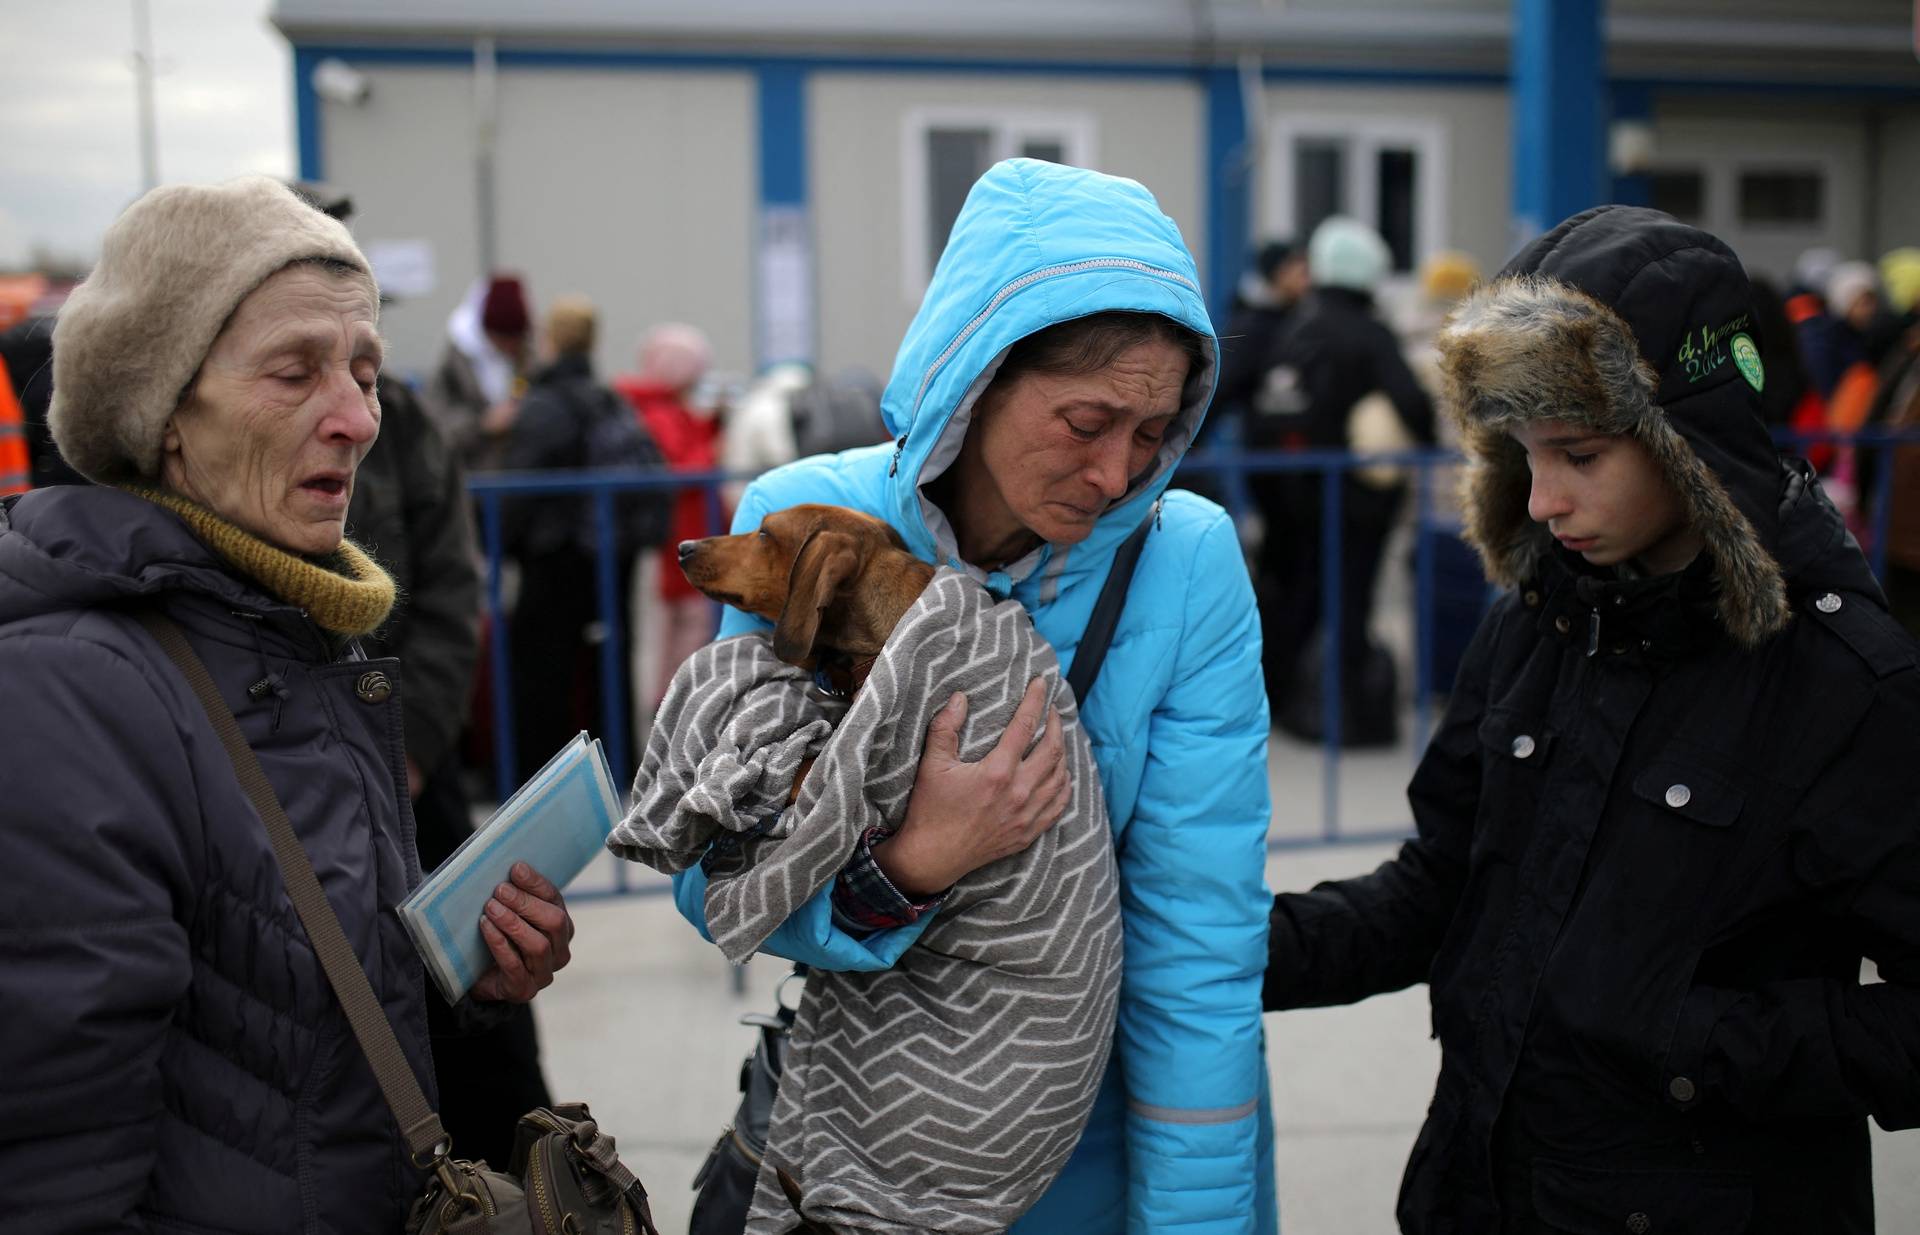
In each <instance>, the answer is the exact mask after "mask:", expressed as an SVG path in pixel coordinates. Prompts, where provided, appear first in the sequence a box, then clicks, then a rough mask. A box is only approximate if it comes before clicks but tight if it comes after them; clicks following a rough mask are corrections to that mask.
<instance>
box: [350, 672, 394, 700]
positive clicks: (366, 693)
mask: <svg viewBox="0 0 1920 1235" xmlns="http://www.w3.org/2000/svg"><path fill="white" fill-rule="evenodd" d="M353 693H355V694H356V695H359V696H360V698H361V700H362V701H363V702H366V703H385V702H386V701H387V698H388V696H390V695H392V694H393V682H392V680H391V679H389V678H388V677H387V675H386V674H384V673H382V672H380V671H379V670H378V669H375V670H372V671H371V672H368V673H363V674H361V675H360V680H359V681H358V682H356V683H354V687H353Z"/></svg>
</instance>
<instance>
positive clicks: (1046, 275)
mask: <svg viewBox="0 0 1920 1235" xmlns="http://www.w3.org/2000/svg"><path fill="white" fill-rule="evenodd" d="M1088 270H1137V271H1139V272H1140V273H1141V274H1150V275H1153V276H1154V277H1155V278H1160V279H1167V280H1170V281H1172V282H1174V283H1178V284H1180V285H1181V286H1182V287H1185V288H1187V289H1189V290H1190V291H1192V292H1194V293H1195V294H1196V295H1197V294H1198V293H1199V291H1200V289H1199V288H1198V287H1196V286H1194V282H1193V280H1192V279H1189V278H1188V277H1187V276H1186V275H1183V274H1181V273H1180V272H1179V271H1177V270H1166V269H1163V268H1162V267H1159V266H1151V265H1148V264H1147V263H1146V262H1143V261H1137V260H1135V259H1134V258H1131V257H1090V258H1088V259H1087V260H1085V261H1079V262H1066V263H1064V264H1062V265H1059V266H1048V267H1046V268H1044V269H1041V270H1034V271H1029V272H1028V273H1026V274H1023V275H1021V276H1020V277H1019V278H1017V279H1015V280H1014V281H1013V282H1011V283H1009V284H1007V285H1006V286H1005V287H1003V288H1001V289H1000V290H999V291H997V292H995V293H994V294H993V299H992V300H989V301H987V306H986V308H984V309H981V310H980V311H979V312H978V313H976V314H974V315H973V320H971V321H969V322H968V323H967V324H966V325H965V326H962V327H961V328H960V333H959V334H957V335H955V336H954V337H953V342H951V343H949V344H947V347H946V350H945V351H943V352H941V353H940V354H939V355H938V356H936V357H934V360H933V363H932V364H931V365H929V366H928V367H927V372H926V375H925V376H924V377H922V378H921V379H920V388H919V389H918V390H916V391H914V392H913V411H912V412H911V414H910V415H909V416H908V418H907V424H908V426H909V432H910V431H911V426H912V425H913V424H914V423H915V422H916V421H918V420H919V418H920V401H921V400H922V399H924V398H926V397H927V387H929V386H931V385H933V379H934V377H935V376H937V375H938V374H939V372H940V370H941V369H943V368H945V367H946V363H947V361H949V360H952V359H953V354H954V353H955V352H957V351H959V350H960V347H961V345H962V344H964V343H965V342H966V341H967V340H968V339H970V338H972V337H973V332H974V331H976V330H978V329H980V327H981V325H982V324H983V323H985V322H986V320H987V319H988V318H989V317H992V316H993V314H994V310H996V309H998V308H999V307H1000V306H1001V305H1002V304H1004V303H1005V302H1006V300H1007V298H1008V297H1009V296H1012V295H1013V294H1014V293H1015V292H1018V291H1020V290H1021V289H1023V288H1026V287H1030V286H1032V285H1033V284H1035V283H1038V282H1039V281H1040V280H1042V279H1051V278H1054V277H1056V276H1058V275H1063V274H1080V273H1083V272H1085V271H1088ZM906 448H907V434H905V433H902V434H901V435H900V440H899V441H897V442H895V443H894V447H893V463H892V464H891V466H889V467H888V468H887V475H889V476H892V475H893V474H894V473H895V472H897V471H898V470H899V469H900V455H901V452H903V451H905V450H906Z"/></svg>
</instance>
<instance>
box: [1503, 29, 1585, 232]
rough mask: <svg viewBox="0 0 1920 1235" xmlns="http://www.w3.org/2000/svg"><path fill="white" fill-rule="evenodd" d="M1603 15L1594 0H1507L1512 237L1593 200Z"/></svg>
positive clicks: (1539, 229) (1550, 223) (1543, 226)
mask: <svg viewBox="0 0 1920 1235" xmlns="http://www.w3.org/2000/svg"><path fill="white" fill-rule="evenodd" d="M1605 18H1606V13H1605V5H1604V4H1603V3H1602V0H1513V40H1512V76H1513V87H1512V91H1511V95H1510V99H1509V102H1510V105H1511V107H1512V109H1513V112H1512V114H1513V209H1512V215H1513V222H1514V232H1515V238H1516V239H1520V240H1524V239H1529V238H1531V237H1533V236H1535V235H1538V234H1539V233H1540V232H1542V231H1545V230H1546V229H1547V228H1550V227H1552V226H1553V225H1554V224H1556V223H1558V222H1559V221H1560V220H1562V219H1564V218H1566V217H1568V216H1569V215H1573V214H1577V213H1579V212H1580V211H1582V210H1585V209H1587V208H1588V207H1589V206H1592V205H1594V204H1596V203H1597V202H1598V201H1599V200H1600V197H1601V194H1602V192H1603V186H1602V175H1603V173H1604V172H1605V171H1606V142H1605V137H1606V116H1605V115H1604V114H1603V112H1602V104H1603V101H1604V99H1605V95H1604V93H1603V91H1604V87H1605V84H1606V53H1607V40H1606V30H1605ZM1609 187H1610V186H1609Z"/></svg>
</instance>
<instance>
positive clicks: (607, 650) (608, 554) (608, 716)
mask: <svg viewBox="0 0 1920 1235" xmlns="http://www.w3.org/2000/svg"><path fill="white" fill-rule="evenodd" d="M618 556H619V555H618V553H617V552H616V550H615V548H614V536H613V490H611V489H607V488H600V489H596V490H595V491H594V494H593V566H594V570H593V582H594V591H595V593H596V595H597V596H598V597H599V601H600V630H601V638H600V732H601V733H602V734H603V735H604V736H605V739H606V740H605V741H604V742H603V743H602V745H603V746H605V747H606V751H607V767H608V770H609V771H611V772H612V773H613V783H614V784H616V785H621V786H625V785H630V784H632V783H633V781H632V776H631V771H630V766H631V765H630V764H629V761H628V753H629V752H628V748H627V709H626V692H625V691H623V690H621V689H620V679H621V677H622V675H624V674H625V673H626V656H625V654H624V653H625V651H626V646H627V632H626V626H625V624H624V623H622V622H621V621H620V597H619V595H618V594H617V591H618V588H619V586H620V572H619V570H617V569H616V566H617V563H616V561H615V559H616V558H617V557H618ZM613 882H614V884H615V886H617V887H618V888H619V889H620V890H621V891H623V892H624V891H625V890H626V887H627V864H626V863H625V862H618V863H615V864H614V868H613Z"/></svg>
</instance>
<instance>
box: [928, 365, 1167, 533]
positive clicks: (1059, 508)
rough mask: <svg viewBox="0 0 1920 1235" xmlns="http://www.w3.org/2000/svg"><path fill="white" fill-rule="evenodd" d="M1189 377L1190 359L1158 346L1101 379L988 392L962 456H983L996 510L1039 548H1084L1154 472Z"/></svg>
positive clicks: (1048, 377)
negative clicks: (1105, 517) (1135, 485)
mask: <svg viewBox="0 0 1920 1235" xmlns="http://www.w3.org/2000/svg"><path fill="white" fill-rule="evenodd" d="M1187 367H1188V364H1187V354H1186V353H1185V352H1183V351H1182V350H1180V348H1179V347H1177V346H1176V345H1174V344H1172V343H1169V342H1166V341H1164V340H1161V339H1154V340H1150V341H1148V342H1145V343H1139V344H1136V345H1135V346H1133V347H1131V348H1129V349H1128V350H1126V351H1124V352H1122V353H1120V355H1118V356H1117V357H1115V358H1114V361H1113V363H1112V364H1110V365H1108V366H1107V367H1106V368H1105V369H1103V370H1101V371H1100V372H1098V373H1089V374H1086V375H1084V376H1079V377H1060V376H1055V375H1053V374H1048V373H1027V374H1024V375H1022V376H1020V377H1018V378H1015V379H1014V380H1013V381H1012V382H1009V383H1006V384H1005V385H1004V386H1003V385H1001V384H1000V383H997V382H996V383H994V384H993V385H991V386H989V387H988V388H987V391H986V393H985V394H983V395H981V396H980V401H979V403H978V404H977V405H976V406H975V408H974V417H975V419H974V423H973V425H972V427H971V428H969V430H968V432H967V437H968V442H967V447H966V448H967V449H977V450H978V451H979V453H980V459H981V462H982V463H984V464H985V471H986V475H987V477H988V482H989V483H990V484H991V485H992V486H993V490H994V491H993V493H992V494H991V495H990V496H991V497H992V498H993V499H994V502H995V504H997V505H1000V506H1003V507H1004V508H1005V512H1006V513H1007V514H1010V515H1011V516H1012V518H1013V519H1014V520H1015V521H1017V522H1018V523H1019V524H1020V525H1021V526H1023V527H1025V528H1026V529H1027V530H1028V531H1030V532H1032V533H1033V534H1034V535H1036V536H1038V537H1040V538H1041V539H1042V540H1045V541H1050V542H1052V543H1054V544H1077V543H1079V542H1080V541H1082V540H1085V539H1086V538H1087V536H1088V534H1089V533H1091V532H1092V531H1093V525H1094V523H1095V522H1096V521H1097V520H1098V519H1099V518H1100V516H1101V515H1102V514H1104V513H1105V512H1106V510H1107V508H1108V507H1110V506H1112V505H1113V504H1114V503H1115V502H1117V501H1119V500H1120V498H1121V497H1123V496H1125V494H1126V492H1127V487H1128V485H1129V484H1131V483H1132V481H1133V478H1134V477H1136V476H1138V475H1140V473H1142V472H1144V471H1145V470H1146V469H1147V465H1148V464H1150V463H1152V462H1153V457H1154V455H1155V454H1156V453H1157V452H1158V451H1159V449H1160V443H1161V439H1162V438H1164V437H1165V436H1166V433H1167V429H1168V427H1169V426H1171V425H1172V424H1173V421H1174V418H1175V417H1176V416H1177V415H1178V414H1179V412H1180V393H1181V390H1182V388H1183V386H1184V385H1185V383H1186V380H1187ZM976 439H977V441H976Z"/></svg>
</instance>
